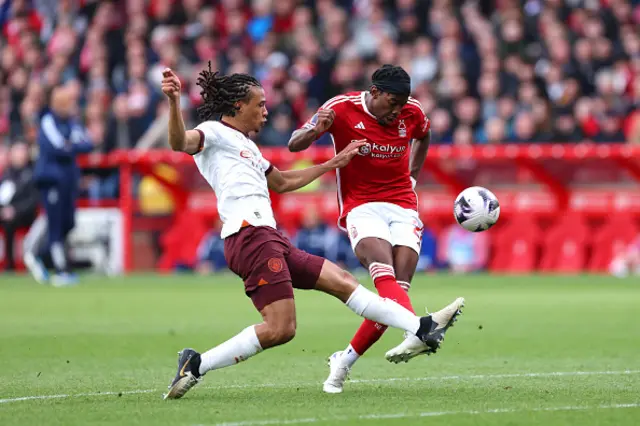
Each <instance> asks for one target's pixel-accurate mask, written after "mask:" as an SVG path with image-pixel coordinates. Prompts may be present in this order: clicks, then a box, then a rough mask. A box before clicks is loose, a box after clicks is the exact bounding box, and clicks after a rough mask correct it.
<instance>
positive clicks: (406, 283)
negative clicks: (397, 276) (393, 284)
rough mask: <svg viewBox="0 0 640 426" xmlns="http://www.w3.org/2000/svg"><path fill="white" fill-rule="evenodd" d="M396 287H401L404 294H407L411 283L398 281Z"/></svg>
mask: <svg viewBox="0 0 640 426" xmlns="http://www.w3.org/2000/svg"><path fill="white" fill-rule="evenodd" d="M398 285H399V286H400V287H402V289H403V290H404V291H406V292H408V291H409V289H410V288H411V283H408V282H406V281H398Z"/></svg>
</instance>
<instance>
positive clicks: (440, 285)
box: [0, 275, 640, 426]
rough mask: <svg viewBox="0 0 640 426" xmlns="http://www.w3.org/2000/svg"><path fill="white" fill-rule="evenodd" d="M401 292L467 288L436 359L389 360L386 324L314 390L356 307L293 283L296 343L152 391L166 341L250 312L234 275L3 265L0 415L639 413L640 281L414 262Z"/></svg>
mask: <svg viewBox="0 0 640 426" xmlns="http://www.w3.org/2000/svg"><path fill="white" fill-rule="evenodd" d="M364 282H365V283H370V280H368V279H365V280H364ZM367 285H369V284H367ZM411 295H412V299H413V302H414V306H415V307H416V309H418V310H422V307H423V306H425V305H427V306H428V307H429V308H430V309H432V310H436V309H438V308H439V307H441V306H443V305H445V304H446V303H448V302H449V301H450V300H452V299H453V298H454V297H456V296H459V295H462V296H465V297H466V299H467V307H466V309H465V314H464V315H463V316H462V317H461V319H460V321H459V322H458V323H457V324H456V327H454V328H453V329H452V330H450V332H449V333H448V336H447V340H446V341H445V343H444V345H443V348H442V350H441V352H439V353H438V354H437V355H436V356H432V357H428V358H427V357H420V358H416V359H414V360H413V361H411V362H410V363H408V364H402V365H392V364H389V363H387V362H386V361H385V360H384V358H383V354H384V352H385V351H386V350H387V349H389V348H390V347H392V346H395V345H396V344H397V343H398V342H399V341H400V339H401V333H400V332H398V331H395V330H393V331H389V332H388V333H387V334H386V335H385V336H384V337H383V338H382V339H381V341H380V342H379V343H378V344H377V345H376V346H374V347H373V348H372V349H371V351H370V352H369V353H367V355H366V356H365V357H363V358H362V359H361V360H360V361H359V362H358V364H357V365H356V368H355V369H354V371H353V372H352V379H353V380H352V381H351V382H348V383H347V385H346V387H345V393H343V394H342V395H325V394H323V393H322V390H321V384H322V381H324V379H325V377H326V374H327V370H328V369H327V367H326V362H325V359H326V357H327V356H328V355H330V354H331V353H332V352H334V351H336V350H339V349H342V348H343V347H344V346H346V344H347V343H348V341H349V339H350V337H351V335H352V334H353V332H354V331H355V329H356V327H357V326H358V325H359V323H360V320H359V318H358V317H356V316H355V315H354V314H352V313H351V312H350V311H349V310H348V309H347V308H345V307H344V306H341V304H340V303H339V302H338V301H336V300H333V299H332V298H331V297H329V296H326V295H322V294H318V293H313V292H297V293H296V299H297V306H298V335H297V336H296V338H295V339H294V340H293V342H291V343H290V344H287V345H285V346H283V347H280V348H275V349H272V350H269V351H267V352H265V353H263V354H260V355H259V356H257V357H255V358H253V359H251V360H249V361H248V362H245V363H242V364H240V365H238V366H234V367H231V368H228V369H224V370H220V371H215V372H210V373H209V374H208V375H207V376H206V378H205V380H204V382H203V383H201V384H200V385H198V387H196V388H195V389H194V390H193V391H192V392H190V393H189V394H188V395H187V396H186V397H185V398H184V399H182V400H179V401H163V400H162V398H161V396H162V393H163V391H164V390H165V389H166V385H167V384H168V382H169V381H170V379H171V378H172V376H173V375H174V373H175V362H176V356H175V355H176V352H177V351H178V350H179V349H181V348H183V347H185V346H191V347H194V348H196V349H198V350H201V351H204V350H206V349H208V348H210V347H212V346H214V345H215V344H217V343H220V342H222V341H223V340H225V339H227V338H229V337H231V336H232V335H233V334H235V333H237V332H239V331H240V330H241V329H242V328H244V327H246V326H247V325H249V324H252V323H256V322H258V321H259V315H258V314H257V313H256V312H255V311H254V310H253V306H252V304H251V302H250V301H249V299H247V298H246V297H245V296H244V294H243V291H242V285H241V283H240V281H239V280H238V279H236V278H235V277H232V276H215V277H208V278H204V277H193V276H171V277H158V276H132V277H128V278H122V279H106V278H101V277H85V278H84V279H83V283H82V285H81V286H79V287H76V288H67V289H55V288H49V287H42V286H38V285H36V284H33V283H32V282H31V281H30V280H29V279H27V278H24V277H12V276H7V275H3V276H0V342H1V343H0V362H1V364H0V365H1V368H0V425H3V426H7V425H14V424H15V425H45V424H46V425H86V424H118V425H130V424H141V425H164V424H166V425H219V424H228V425H238V426H240V425H244V426H252V425H256V426H257V425H269V424H282V423H283V422H287V421H288V422H289V423H288V424H298V423H301V424H303V423H310V424H314V425H316V424H317V425H351V424H358V425H360V424H371V425H396V424H397V425H418V424H420V425H421V424H425V423H427V422H431V421H445V422H446V423H447V425H448V426H463V425H464V426H466V425H492V426H493V425H525V424H526V425H529V424H530V425H534V424H535V425H538V424H545V425H547V426H549V425H580V426H582V425H616V426H620V425H629V426H631V425H637V424H640V358H639V357H638V354H639V353H640V321H639V320H638V317H637V315H638V309H639V308H638V307H639V306H640V287H639V286H638V282H637V281H634V280H615V279H611V278H606V277H589V276H583V277H490V276H482V275H478V276H471V277H454V276H448V275H431V276H424V275H423V276H418V277H417V278H416V279H415V280H414V284H413V287H412V293H411ZM65 395H68V396H65ZM53 396H55V397H53ZM22 397H38V398H36V399H25V400H16V398H22ZM40 397H43V398H40ZM430 417H436V418H433V419H430Z"/></svg>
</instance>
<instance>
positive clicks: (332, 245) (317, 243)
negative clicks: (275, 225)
mask: <svg viewBox="0 0 640 426" xmlns="http://www.w3.org/2000/svg"><path fill="white" fill-rule="evenodd" d="M293 241H294V244H295V245H296V247H298V248H299V249H302V250H304V251H306V252H307V253H311V254H314V255H316V256H320V257H324V258H326V259H329V260H331V261H332V262H336V261H337V258H338V230H337V229H335V228H333V227H330V226H328V225H326V224H325V223H323V222H322V221H321V219H320V216H319V215H318V210H317V207H316V206H310V207H308V208H306V209H305V211H304V215H303V217H302V227H301V228H300V230H299V231H298V232H297V234H296V236H295V238H294V239H293Z"/></svg>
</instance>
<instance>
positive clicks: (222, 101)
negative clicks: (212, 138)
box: [196, 61, 260, 120]
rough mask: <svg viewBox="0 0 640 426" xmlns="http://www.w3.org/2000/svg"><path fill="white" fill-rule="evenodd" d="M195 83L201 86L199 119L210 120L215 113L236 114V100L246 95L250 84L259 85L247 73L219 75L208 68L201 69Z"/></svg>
mask: <svg viewBox="0 0 640 426" xmlns="http://www.w3.org/2000/svg"><path fill="white" fill-rule="evenodd" d="M196 84H197V85H198V86H200V87H201V88H202V90H201V91H200V96H202V100H203V104H202V105H201V106H200V107H198V116H199V117H200V119H201V120H210V119H212V118H214V117H215V116H217V115H220V114H221V115H229V116H231V117H233V116H235V115H236V111H237V110H238V108H237V107H236V105H235V104H236V102H238V101H241V100H243V99H245V98H246V97H247V95H248V94H249V90H250V89H251V87H252V86H255V87H260V83H259V82H258V80H256V79H255V78H254V77H252V76H250V75H248V74H231V75H221V74H220V73H219V72H218V71H215V72H213V71H211V61H209V66H208V69H206V70H204V71H201V72H200V74H199V76H198V79H197V81H196Z"/></svg>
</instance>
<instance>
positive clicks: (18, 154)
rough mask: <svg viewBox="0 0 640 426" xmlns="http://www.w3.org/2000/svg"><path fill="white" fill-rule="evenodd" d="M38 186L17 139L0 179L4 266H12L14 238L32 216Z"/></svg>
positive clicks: (24, 146) (29, 162) (35, 204)
mask: <svg viewBox="0 0 640 426" xmlns="http://www.w3.org/2000/svg"><path fill="white" fill-rule="evenodd" d="M37 207H38V190H37V189H36V187H35V183H34V180H33V166H32V164H31V161H30V158H29V150H28V147H27V145H26V144H25V143H23V142H16V143H14V144H13V145H12V147H11V151H10V153H9V167H7V169H6V170H5V171H4V174H3V176H2V178H1V179H0V228H2V229H3V230H4V237H5V242H6V250H5V253H6V258H7V264H6V270H8V271H12V270H14V269H15V266H16V265H15V260H14V254H15V253H14V240H15V233H16V231H17V230H18V229H20V228H26V227H29V226H30V225H31V223H32V222H33V221H34V220H35V217H36V211H37Z"/></svg>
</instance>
